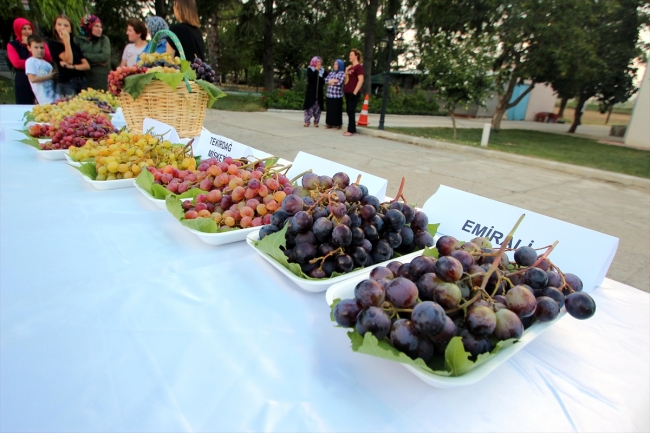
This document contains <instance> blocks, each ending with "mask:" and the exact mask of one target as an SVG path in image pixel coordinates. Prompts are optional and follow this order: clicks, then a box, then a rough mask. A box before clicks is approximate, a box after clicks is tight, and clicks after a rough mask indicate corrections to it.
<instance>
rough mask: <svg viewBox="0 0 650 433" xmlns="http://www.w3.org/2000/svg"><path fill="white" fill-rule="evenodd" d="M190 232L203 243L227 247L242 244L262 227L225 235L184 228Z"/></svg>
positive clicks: (232, 231)
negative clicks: (227, 245) (241, 242)
mask: <svg viewBox="0 0 650 433" xmlns="http://www.w3.org/2000/svg"><path fill="white" fill-rule="evenodd" d="M183 227H185V228H186V229H187V230H189V231H190V232H192V233H194V234H195V235H197V236H198V237H199V238H200V239H201V240H202V241H203V242H205V243H206V244H209V245H225V244H231V243H233V242H240V241H243V240H244V239H246V238H247V236H249V235H253V234H254V235H256V236H257V234H258V233H257V232H259V230H260V229H261V228H262V227H249V228H246V229H239V230H231V231H227V232H223V233H203V232H200V231H198V230H194V229H191V228H189V227H186V226H183Z"/></svg>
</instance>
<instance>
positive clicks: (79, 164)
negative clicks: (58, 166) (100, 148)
mask: <svg viewBox="0 0 650 433" xmlns="http://www.w3.org/2000/svg"><path fill="white" fill-rule="evenodd" d="M64 155H65V159H66V161H68V164H69V165H72V166H73V167H81V163H80V162H78V161H75V160H74V159H72V158H71V157H70V153H68V151H67V150H66V152H65V154H64Z"/></svg>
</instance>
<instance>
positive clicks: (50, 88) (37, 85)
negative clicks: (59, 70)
mask: <svg viewBox="0 0 650 433" xmlns="http://www.w3.org/2000/svg"><path fill="white" fill-rule="evenodd" d="M27 45H28V47H29V51H30V52H31V53H32V56H31V57H30V58H29V59H27V61H25V74H27V78H29V84H30V85H31V86H32V91H33V92H34V95H35V96H36V100H37V101H38V103H39V104H41V105H45V104H51V103H52V102H54V101H55V100H56V99H57V96H56V93H55V91H54V81H53V80H52V78H54V76H55V75H56V72H52V70H53V68H52V65H50V64H49V63H48V62H46V61H45V60H43V57H45V40H44V39H43V38H42V37H40V36H38V35H31V36H30V37H29V38H27Z"/></svg>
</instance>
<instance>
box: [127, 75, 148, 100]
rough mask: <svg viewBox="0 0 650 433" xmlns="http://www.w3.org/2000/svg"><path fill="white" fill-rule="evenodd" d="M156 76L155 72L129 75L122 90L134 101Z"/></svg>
mask: <svg viewBox="0 0 650 433" xmlns="http://www.w3.org/2000/svg"><path fill="white" fill-rule="evenodd" d="M155 75H156V74H155V73H153V72H148V73H146V74H135V75H129V76H128V77H126V78H125V79H124V87H123V88H122V90H123V91H125V92H126V93H128V94H129V95H131V97H132V98H133V99H137V98H138V96H140V93H142V90H144V86H146V85H147V84H149V83H151V80H153V79H154V76H155Z"/></svg>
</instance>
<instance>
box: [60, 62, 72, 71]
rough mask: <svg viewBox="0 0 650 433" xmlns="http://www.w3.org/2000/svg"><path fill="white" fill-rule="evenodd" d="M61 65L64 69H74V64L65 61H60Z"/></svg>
mask: <svg viewBox="0 0 650 433" xmlns="http://www.w3.org/2000/svg"><path fill="white" fill-rule="evenodd" d="M61 67H62V68H66V69H74V65H73V64H70V63H66V62H61Z"/></svg>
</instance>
